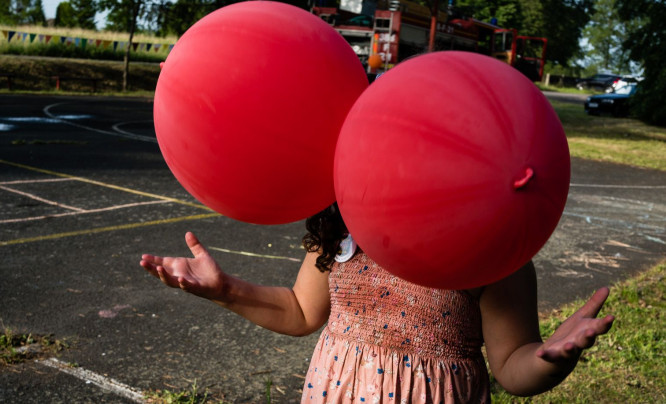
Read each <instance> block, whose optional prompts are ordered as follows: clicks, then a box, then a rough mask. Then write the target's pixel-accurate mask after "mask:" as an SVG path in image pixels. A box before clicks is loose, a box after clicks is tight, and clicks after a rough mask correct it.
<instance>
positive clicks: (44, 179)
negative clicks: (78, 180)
mask: <svg viewBox="0 0 666 404" xmlns="http://www.w3.org/2000/svg"><path fill="white" fill-rule="evenodd" d="M62 181H74V179H72V178H42V179H39V180H16V181H4V182H0V185H18V184H37V183H41V182H62Z"/></svg>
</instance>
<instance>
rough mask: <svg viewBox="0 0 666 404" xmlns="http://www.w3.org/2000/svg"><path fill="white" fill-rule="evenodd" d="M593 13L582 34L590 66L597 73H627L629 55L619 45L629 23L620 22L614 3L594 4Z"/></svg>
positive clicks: (599, 1) (612, 0) (599, 0)
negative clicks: (602, 71) (600, 71)
mask: <svg viewBox="0 0 666 404" xmlns="http://www.w3.org/2000/svg"><path fill="white" fill-rule="evenodd" d="M594 9H595V11H594V14H592V17H591V19H590V22H589V23H588V24H587V26H586V27H585V29H584V30H583V38H584V39H586V40H587V44H588V45H587V49H586V54H587V57H588V59H589V62H590V65H591V66H592V67H594V68H596V70H600V69H601V70H607V71H615V72H629V71H630V65H629V64H630V59H629V52H628V51H627V50H626V49H625V48H623V46H622V45H623V43H624V41H626V39H627V36H628V35H629V32H630V31H631V29H632V24H631V22H629V21H621V20H620V16H619V14H618V11H617V8H616V7H615V0H597V1H596V3H595V5H594Z"/></svg>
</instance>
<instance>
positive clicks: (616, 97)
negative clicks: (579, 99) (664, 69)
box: [585, 83, 638, 116]
mask: <svg viewBox="0 0 666 404" xmlns="http://www.w3.org/2000/svg"><path fill="white" fill-rule="evenodd" d="M637 88H638V87H637V84H636V83H627V85H625V86H623V87H619V88H617V89H616V90H615V92H612V93H609V94H599V95H592V96H590V97H587V100H586V101H585V112H587V113H588V114H590V115H601V114H604V113H607V114H611V115H613V116H627V115H629V98H630V97H631V96H632V95H634V94H635V93H636V89H637Z"/></svg>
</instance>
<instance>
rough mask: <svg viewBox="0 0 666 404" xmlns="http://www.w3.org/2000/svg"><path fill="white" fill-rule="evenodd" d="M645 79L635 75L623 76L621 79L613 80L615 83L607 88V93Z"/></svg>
mask: <svg viewBox="0 0 666 404" xmlns="http://www.w3.org/2000/svg"><path fill="white" fill-rule="evenodd" d="M641 80H643V78H642V77H635V76H622V77H620V79H619V80H617V81H615V82H613V84H612V85H611V86H610V87H608V88H607V89H606V92H607V93H612V92H614V91H615V90H617V89H618V88H620V87H624V86H626V85H627V84H629V83H638V82H640V81H641Z"/></svg>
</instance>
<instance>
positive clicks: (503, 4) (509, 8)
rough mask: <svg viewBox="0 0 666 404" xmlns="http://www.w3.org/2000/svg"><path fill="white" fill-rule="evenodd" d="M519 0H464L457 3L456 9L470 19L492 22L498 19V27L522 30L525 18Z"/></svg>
mask: <svg viewBox="0 0 666 404" xmlns="http://www.w3.org/2000/svg"><path fill="white" fill-rule="evenodd" d="M520 3H521V2H520V1H519V0H492V1H482V0H462V1H458V2H456V3H455V4H456V8H457V9H459V10H460V12H462V13H463V14H464V15H466V16H468V17H474V18H475V19H477V20H481V21H485V22H490V21H491V20H492V19H493V18H495V19H497V25H499V26H500V27H506V28H515V29H517V30H519V31H520V30H521V28H522V23H523V17H522V12H521V4H520Z"/></svg>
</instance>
